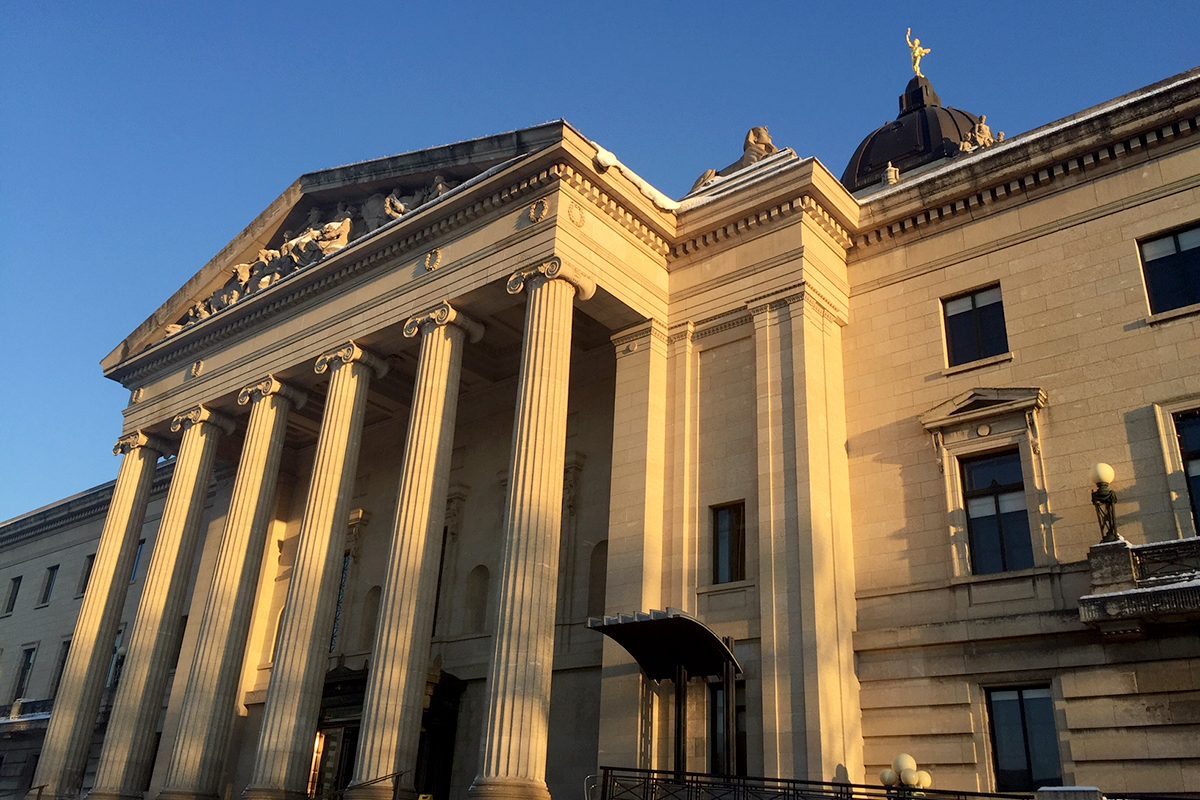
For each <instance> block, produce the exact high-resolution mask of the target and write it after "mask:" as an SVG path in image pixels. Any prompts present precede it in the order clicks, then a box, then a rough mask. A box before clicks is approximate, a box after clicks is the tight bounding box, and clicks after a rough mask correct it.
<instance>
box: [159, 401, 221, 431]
mask: <svg viewBox="0 0 1200 800" xmlns="http://www.w3.org/2000/svg"><path fill="white" fill-rule="evenodd" d="M202 422H207V423H210V424H212V425H216V426H217V427H218V428H220V429H221V431H222V432H224V433H227V434H229V433H233V420H231V419H230V418H229V417H227V416H225V415H224V414H218V413H217V412H216V411H213V410H212V409H211V408H209V407H208V406H196V407H195V408H189V409H188V410H187V411H184V412H183V413H182V414H178V415H176V417H175V419H173V420H171V430H172V431H173V432H178V431H181V430H186V429H187V428H190V427H192V426H193V425H199V424H200V423H202Z"/></svg>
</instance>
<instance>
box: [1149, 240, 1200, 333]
mask: <svg viewBox="0 0 1200 800" xmlns="http://www.w3.org/2000/svg"><path fill="white" fill-rule="evenodd" d="M1141 251H1142V271H1143V272H1144V273H1145V275H1146V294H1147V295H1149V297H1150V310H1151V311H1152V312H1153V313H1155V314H1159V313H1161V312H1163V311H1170V310H1171V309H1173V308H1182V307H1184V306H1190V305H1193V304H1195V303H1200V226H1196V227H1193V228H1187V229H1186V230H1181V231H1176V232H1174V233H1171V234H1168V235H1166V236H1160V237H1158V238H1157V239H1150V240H1149V241H1145V242H1142V244H1141Z"/></svg>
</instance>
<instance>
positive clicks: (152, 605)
mask: <svg viewBox="0 0 1200 800" xmlns="http://www.w3.org/2000/svg"><path fill="white" fill-rule="evenodd" d="M171 430H172V431H179V430H182V431H183V441H182V442H181V443H180V445H179V456H178V457H177V458H176V459H175V471H174V474H173V475H172V476H171V488H170V489H169V490H168V492H167V502H166V505H165V506H164V507H163V516H162V522H161V523H160V524H159V528H158V538H157V540H156V541H155V544H154V554H153V555H152V556H151V558H150V568H149V569H148V570H147V572H146V584H145V586H144V587H143V588H142V599H141V602H140V603H139V604H138V610H137V618H136V620H135V621H134V624H133V637H132V638H131V639H130V643H129V652H128V655H127V656H126V658H125V667H124V670H123V671H122V673H121V685H120V687H119V688H118V689H117V696H116V699H115V700H114V702H113V710H112V715H111V716H110V717H109V720H108V730H107V731H106V732H105V735H104V749H103V750H102V751H101V753H100V766H99V767H98V768H97V771H96V787H95V788H94V789H93V790H92V793H91V795H90V797H92V798H96V800H116V798H137V800H140V799H141V797H142V790H143V787H145V785H146V778H147V777H148V776H149V772H150V768H151V766H152V764H151V762H152V761H153V759H154V733H155V729H156V728H157V724H158V717H159V713H160V712H161V710H162V702H163V694H164V693H165V692H166V688H167V674H168V673H169V672H170V671H171V669H173V668H174V666H175V665H174V663H173V662H172V661H171V658H172V656H173V655H174V652H175V643H176V642H177V641H178V640H179V637H180V636H181V635H182V633H183V631H182V630H180V619H181V615H182V614H183V609H184V603H185V602H186V600H187V592H186V589H187V586H188V579H189V577H190V576H191V571H192V562H193V560H194V557H195V554H196V543H197V541H198V540H199V539H200V522H201V519H202V517H203V515H204V497H205V495H206V494H207V493H208V484H209V480H210V478H211V477H212V465H213V460H214V458H215V457H216V453H217V443H218V441H219V440H220V438H221V432H222V431H224V432H225V433H231V432H232V431H233V423H232V422H231V421H230V420H228V419H226V418H225V417H223V416H221V415H220V414H217V413H216V412H214V411H211V410H210V409H208V408H206V407H205V406H196V407H195V408H193V409H190V410H188V411H185V412H184V413H182V414H180V415H179V416H177V417H175V419H174V420H172V422H171Z"/></svg>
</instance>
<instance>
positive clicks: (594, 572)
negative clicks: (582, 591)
mask: <svg viewBox="0 0 1200 800" xmlns="http://www.w3.org/2000/svg"><path fill="white" fill-rule="evenodd" d="M607 588H608V540H607V539H605V540H604V541H603V542H600V543H599V544H597V545H596V546H595V547H593V548H592V555H591V558H590V559H589V561H588V596H587V614H588V616H589V617H602V616H604V599H605V594H606V591H607Z"/></svg>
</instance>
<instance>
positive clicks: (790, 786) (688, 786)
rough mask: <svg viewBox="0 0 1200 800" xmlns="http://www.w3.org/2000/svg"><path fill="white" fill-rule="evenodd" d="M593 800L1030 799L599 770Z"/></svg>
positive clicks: (974, 793) (847, 785) (1025, 795)
mask: <svg viewBox="0 0 1200 800" xmlns="http://www.w3.org/2000/svg"><path fill="white" fill-rule="evenodd" d="M599 788H600V797H599V798H596V799H595V800H985V799H986V800H997V799H999V800H1029V798H1030V797H1031V795H1028V794H988V793H985V792H954V791H945V790H937V789H920V790H916V789H888V788H887V787H885V786H868V785H864V784H854V783H822V782H819V781H800V780H789V779H784V778H750V777H731V776H726V775H710V774H708V773H703V772H685V773H683V774H682V775H680V774H679V773H676V772H673V771H670V770H651V769H625V768H618V767H601V768H600V787H599Z"/></svg>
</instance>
